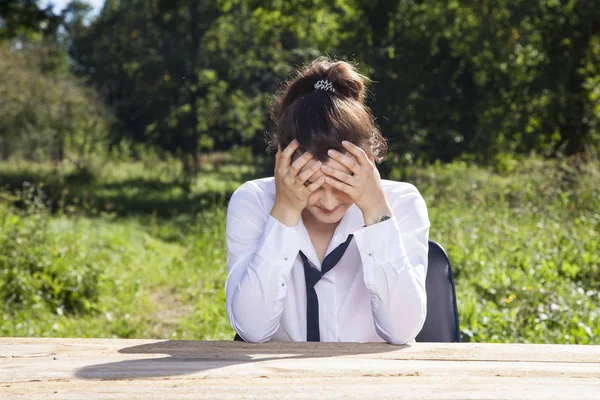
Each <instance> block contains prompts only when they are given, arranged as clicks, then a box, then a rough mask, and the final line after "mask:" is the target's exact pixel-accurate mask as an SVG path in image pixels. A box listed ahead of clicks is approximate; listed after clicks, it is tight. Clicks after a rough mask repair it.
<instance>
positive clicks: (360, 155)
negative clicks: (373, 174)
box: [342, 140, 371, 167]
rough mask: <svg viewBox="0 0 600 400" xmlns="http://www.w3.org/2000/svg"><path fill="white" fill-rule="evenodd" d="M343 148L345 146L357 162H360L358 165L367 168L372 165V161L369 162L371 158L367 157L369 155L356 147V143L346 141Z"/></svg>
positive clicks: (343, 142)
mask: <svg viewBox="0 0 600 400" xmlns="http://www.w3.org/2000/svg"><path fill="white" fill-rule="evenodd" d="M342 146H344V148H345V149H346V150H348V152H350V154H352V155H353V156H354V157H355V158H356V160H357V161H358V164H359V165H360V166H362V167H366V166H368V165H369V164H371V161H370V160H369V156H367V153H366V152H365V151H364V150H363V149H361V148H360V147H358V146H357V145H355V144H354V143H352V142H349V141H347V140H344V141H342Z"/></svg>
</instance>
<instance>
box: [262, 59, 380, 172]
mask: <svg viewBox="0 0 600 400" xmlns="http://www.w3.org/2000/svg"><path fill="white" fill-rule="evenodd" d="M323 79H327V80H328V81H329V82H331V84H332V86H333V88H334V89H335V91H334V92H332V91H325V90H320V89H316V88H315V87H314V86H315V84H316V83H317V82H318V81H320V80H323ZM365 82H370V80H369V78H367V77H366V76H364V75H361V74H360V73H358V71H357V69H356V68H355V67H354V66H353V65H351V64H350V63H348V62H346V61H334V60H332V59H330V58H328V57H319V58H317V59H316V60H315V61H313V62H312V63H311V64H309V65H307V66H305V67H304V68H303V69H302V70H301V71H298V74H297V76H296V78H295V79H293V80H290V81H287V82H284V83H283V85H282V86H281V88H280V89H279V90H278V91H277V93H276V94H275V98H274V101H273V103H272V107H271V120H272V122H273V129H272V130H271V131H269V132H267V135H266V139H267V144H268V150H269V151H271V152H276V151H277V147H278V146H281V149H282V150H283V149H285V148H286V147H287V145H288V144H290V142H291V141H292V140H294V139H297V140H298V142H299V143H300V147H299V149H298V150H297V151H296V154H295V156H298V155H300V154H302V153H303V152H305V151H308V152H310V153H311V154H312V155H313V156H315V158H317V159H318V160H320V161H326V160H327V159H328V158H329V157H328V156H327V150H329V149H336V150H338V151H340V152H342V153H344V152H346V150H345V149H344V148H343V147H342V141H343V140H348V141H350V142H352V143H354V144H355V145H357V146H359V147H360V148H362V149H363V150H364V151H365V152H366V153H367V154H369V155H372V156H373V157H374V158H375V161H376V162H381V161H382V160H383V158H384V157H385V154H386V152H387V143H386V141H385V139H384V138H383V136H382V135H381V132H380V131H379V128H378V127H377V125H376V123H375V119H374V117H373V115H372V113H371V110H370V108H369V107H367V106H366V105H365V97H366V87H365Z"/></svg>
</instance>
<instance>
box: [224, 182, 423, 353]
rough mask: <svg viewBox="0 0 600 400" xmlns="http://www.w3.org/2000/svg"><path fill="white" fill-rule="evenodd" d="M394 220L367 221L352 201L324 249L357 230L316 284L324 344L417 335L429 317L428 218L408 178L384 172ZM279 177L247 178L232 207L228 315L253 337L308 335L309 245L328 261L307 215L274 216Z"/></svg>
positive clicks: (235, 325)
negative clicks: (289, 222)
mask: <svg viewBox="0 0 600 400" xmlns="http://www.w3.org/2000/svg"><path fill="white" fill-rule="evenodd" d="M382 185H383V189H384V193H385V196H386V198H387V200H388V203H389V204H390V206H391V208H392V210H393V213H394V218H392V219H389V220H387V221H383V222H380V223H376V224H373V225H370V226H368V227H364V228H363V227H362V226H363V224H364V220H363V215H362V212H361V211H360V209H359V208H358V207H357V206H356V205H353V206H351V207H350V208H349V209H348V210H347V211H346V214H345V215H344V217H343V218H342V219H341V221H340V223H339V224H338V226H337V228H336V230H335V233H334V234H333V238H332V239H331V242H330V243H329V247H328V249H327V252H326V254H329V253H330V252H331V251H332V250H333V249H335V248H336V247H337V246H338V245H339V244H341V243H342V242H344V241H345V240H346V238H347V237H348V235H349V234H353V235H354V239H353V240H352V242H351V243H350V246H349V247H348V249H347V250H346V252H345V253H344V255H343V256H342V258H341V259H340V261H339V263H338V264H337V265H336V266H335V267H334V268H333V269H332V270H331V271H329V272H327V273H326V274H325V275H323V277H322V278H321V280H320V281H319V282H318V283H317V284H316V286H315V289H316V291H317V296H318V298H319V328H320V337H321V341H323V342H336V341H339V342H378V341H379V342H381V341H387V342H389V343H393V344H404V343H407V342H411V341H413V340H414V338H415V337H416V336H417V334H418V333H419V331H420V330H421V328H422V327H423V324H424V322H425V315H426V312H427V296H426V293H425V277H426V275H427V252H428V236H429V226H430V223H429V218H428V215H427V207H426V205H425V201H424V200H423V197H422V196H421V194H420V193H419V191H418V190H417V189H416V188H415V186H413V185H412V184H410V183H406V182H394V181H389V180H382ZM274 203H275V180H274V178H273V177H269V178H262V179H256V180H253V181H248V182H246V183H244V184H243V185H241V186H240V187H239V188H238V189H237V190H236V191H235V192H234V194H233V196H232V197H231V200H230V202H229V206H228V209H227V222H226V231H227V264H228V268H229V273H228V276H227V282H226V283H225V294H226V297H227V315H228V317H229V321H230V322H231V326H232V327H233V329H234V330H235V331H236V332H237V333H238V334H239V335H240V336H241V337H242V338H243V339H244V340H246V341H247V342H266V341H268V340H278V341H298V342H303V341H306V283H305V278H304V266H303V264H302V259H301V257H300V254H299V252H300V251H302V252H303V253H304V254H305V255H306V257H307V258H308V260H309V261H310V263H311V265H312V266H313V267H314V268H317V269H318V270H320V269H321V264H320V262H319V259H318V257H317V255H316V252H315V249H314V248H313V246H312V243H311V241H310V237H309V235H308V232H307V230H306V228H305V227H304V224H303V223H302V219H300V222H299V223H298V225H296V226H295V227H288V226H286V225H284V224H282V223H281V222H279V221H278V220H277V219H275V218H274V217H272V216H271V215H270V213H271V209H272V208H273V205H274Z"/></svg>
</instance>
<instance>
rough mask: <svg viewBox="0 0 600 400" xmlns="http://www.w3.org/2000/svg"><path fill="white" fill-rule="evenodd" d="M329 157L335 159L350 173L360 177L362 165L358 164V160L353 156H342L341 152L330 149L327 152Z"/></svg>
mask: <svg viewBox="0 0 600 400" xmlns="http://www.w3.org/2000/svg"><path fill="white" fill-rule="evenodd" d="M327 155H328V156H329V157H331V158H333V159H334V160H335V161H337V162H339V163H340V164H342V165H344V166H345V167H346V168H348V169H349V170H350V171H352V172H354V175H358V174H360V173H361V171H362V169H361V166H360V164H359V163H358V161H356V158H355V157H354V156H353V155H348V154H342V153H340V152H339V151H336V150H333V149H330V150H329V151H328V152H327Z"/></svg>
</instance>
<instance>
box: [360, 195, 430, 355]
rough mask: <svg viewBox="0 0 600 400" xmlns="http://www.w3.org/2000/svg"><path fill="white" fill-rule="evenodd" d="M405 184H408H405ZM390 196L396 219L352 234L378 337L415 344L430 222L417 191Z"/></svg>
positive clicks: (424, 299) (421, 319)
mask: <svg viewBox="0 0 600 400" xmlns="http://www.w3.org/2000/svg"><path fill="white" fill-rule="evenodd" d="M405 185H406V184H405ZM408 185H409V186H408V190H406V189H405V188H406V186H405V188H403V190H402V191H401V193H400V192H399V193H391V195H390V196H388V201H389V202H390V206H391V208H392V211H393V213H394V216H393V217H392V218H391V219H389V220H387V221H383V222H380V223H377V224H373V225H370V226H367V227H364V228H362V229H359V230H358V231H356V232H355V233H354V237H355V240H356V244H357V247H358V250H359V253H360V257H361V260H362V264H363V278H364V281H365V285H366V287H367V289H368V290H369V291H370V292H371V309H372V311H373V320H374V322H375V329H376V331H377V333H378V334H379V336H380V337H381V338H383V339H384V340H385V341H387V342H389V343H392V344H404V343H407V342H410V341H413V340H414V339H415V337H416V336H417V334H418V333H419V332H420V330H421V328H422V327H423V324H424V323H425V317H426V314H427V295H426V292H425V278H426V276H427V260H428V250H429V227H430V222H429V217H428V214H427V207H426V204H425V200H424V199H423V197H422V196H421V194H420V193H419V191H418V190H417V188H416V187H414V186H413V185H410V184H408Z"/></svg>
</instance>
